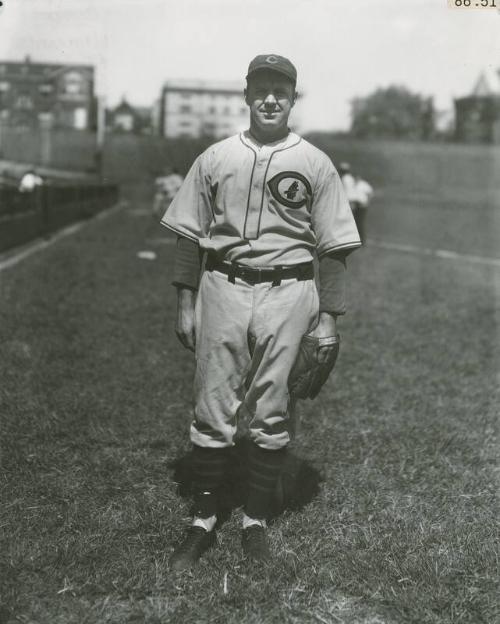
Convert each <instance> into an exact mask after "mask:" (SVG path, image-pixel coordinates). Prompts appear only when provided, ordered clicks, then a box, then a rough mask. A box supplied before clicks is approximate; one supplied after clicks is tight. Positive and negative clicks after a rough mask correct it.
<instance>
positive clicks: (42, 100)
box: [0, 57, 96, 130]
mask: <svg viewBox="0 0 500 624" xmlns="http://www.w3.org/2000/svg"><path fill="white" fill-rule="evenodd" d="M0 116H1V119H2V121H3V122H4V123H6V124H9V125H11V126H15V127H35V126H36V125H38V123H39V121H40V120H41V119H45V120H49V122H50V123H51V124H52V125H53V126H54V127H55V128H72V129H76V130H94V129H95V125H96V99H95V96H94V68H93V67H92V66H90V65H72V64H71V65H70V64H68V65H62V64H55V63H36V62H33V61H31V59H30V58H29V57H26V58H25V59H24V61H22V62H13V61H1V60H0Z"/></svg>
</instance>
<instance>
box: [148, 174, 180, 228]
mask: <svg viewBox="0 0 500 624" xmlns="http://www.w3.org/2000/svg"><path fill="white" fill-rule="evenodd" d="M183 181H184V178H183V177H182V176H181V175H180V173H179V172H178V171H177V169H175V168H174V167H167V168H166V169H165V172H164V174H163V176H160V177H158V178H156V180H155V187H156V192H155V197H154V201H153V214H154V216H155V217H158V218H160V217H162V216H163V215H164V213H165V211H166V210H167V208H168V207H169V206H170V202H171V201H172V200H173V198H174V197H175V196H176V194H177V191H178V190H179V189H180V188H181V185H182V182H183Z"/></svg>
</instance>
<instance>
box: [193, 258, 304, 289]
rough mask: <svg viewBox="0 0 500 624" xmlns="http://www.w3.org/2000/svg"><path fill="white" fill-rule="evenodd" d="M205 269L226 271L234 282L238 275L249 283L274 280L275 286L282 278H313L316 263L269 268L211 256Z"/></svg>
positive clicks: (225, 273) (229, 278) (300, 279)
mask: <svg viewBox="0 0 500 624" xmlns="http://www.w3.org/2000/svg"><path fill="white" fill-rule="evenodd" d="M205 269H206V270H207V271H218V272H219V273H224V275H227V277H228V280H229V281H230V282H231V283H233V284H234V280H235V279H236V278H237V277H238V278H240V279H242V280H244V281H245V282H248V283H249V284H262V283H264V282H272V285H273V286H279V285H280V284H281V282H282V280H286V279H296V280H297V281H302V280H309V279H313V277H314V265H313V263H312V262H302V263H301V264H294V265H292V266H279V267H273V268H269V269H256V268H254V267H248V266H244V265H243V264H236V263H235V262H220V261H217V260H216V259H214V258H211V257H210V256H209V257H208V258H207V262H206V264H205Z"/></svg>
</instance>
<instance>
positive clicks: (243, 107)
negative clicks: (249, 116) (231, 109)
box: [240, 106, 247, 115]
mask: <svg viewBox="0 0 500 624" xmlns="http://www.w3.org/2000/svg"><path fill="white" fill-rule="evenodd" d="M240 113H241V114H242V115H246V113H247V107H246V106H242V107H241V108H240Z"/></svg>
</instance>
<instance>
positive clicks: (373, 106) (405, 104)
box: [351, 86, 434, 140]
mask: <svg viewBox="0 0 500 624" xmlns="http://www.w3.org/2000/svg"><path fill="white" fill-rule="evenodd" d="M351 133H352V134H353V135H354V136H356V137H362V138H398V139H403V138H404V139H423V140H426V139H429V138H431V137H432V135H433V133H434V104H433V101H432V98H431V97H425V96H422V95H420V94H418V93H412V92H411V91H409V90H408V89H407V88H406V87H401V86H390V87H387V88H385V89H377V90H376V91H374V92H373V93H372V94H370V95H368V96H366V97H358V98H354V99H353V100H352V101H351Z"/></svg>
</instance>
